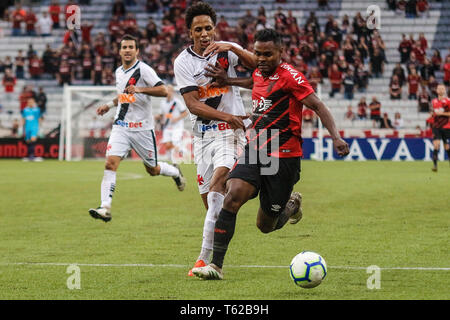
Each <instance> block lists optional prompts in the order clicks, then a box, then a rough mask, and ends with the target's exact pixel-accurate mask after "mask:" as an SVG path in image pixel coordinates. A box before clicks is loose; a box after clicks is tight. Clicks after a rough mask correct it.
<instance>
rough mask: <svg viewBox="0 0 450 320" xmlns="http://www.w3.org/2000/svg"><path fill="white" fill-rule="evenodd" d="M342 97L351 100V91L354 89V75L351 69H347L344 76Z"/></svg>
mask: <svg viewBox="0 0 450 320" xmlns="http://www.w3.org/2000/svg"><path fill="white" fill-rule="evenodd" d="M343 83H344V98H345V99H347V100H353V92H354V90H355V77H354V75H353V70H352V69H348V70H347V73H346V75H345V77H344V81H343Z"/></svg>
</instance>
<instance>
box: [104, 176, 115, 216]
mask: <svg viewBox="0 0 450 320" xmlns="http://www.w3.org/2000/svg"><path fill="white" fill-rule="evenodd" d="M115 189H116V172H115V171H112V170H105V171H104V174H103V180H102V186H101V196H102V204H101V206H102V207H104V208H111V203H112V197H113V195H114V190H115Z"/></svg>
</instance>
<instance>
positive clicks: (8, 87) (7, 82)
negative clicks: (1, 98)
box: [2, 68, 17, 102]
mask: <svg viewBox="0 0 450 320" xmlns="http://www.w3.org/2000/svg"><path fill="white" fill-rule="evenodd" d="M16 83H17V80H16V77H14V76H13V73H12V71H11V69H10V68H7V69H5V75H4V76H3V80H2V84H3V87H4V90H5V98H6V101H8V102H10V101H11V100H12V93H13V92H14V87H15V86H16Z"/></svg>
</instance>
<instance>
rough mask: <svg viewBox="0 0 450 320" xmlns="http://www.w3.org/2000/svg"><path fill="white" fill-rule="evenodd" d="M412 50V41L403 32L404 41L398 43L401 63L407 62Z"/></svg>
mask: <svg viewBox="0 0 450 320" xmlns="http://www.w3.org/2000/svg"><path fill="white" fill-rule="evenodd" d="M411 50H412V43H411V41H409V40H408V39H407V38H406V35H405V34H402V41H400V44H399V45H398V51H399V52H400V63H406V62H407V61H408V60H409V57H410V54H411Z"/></svg>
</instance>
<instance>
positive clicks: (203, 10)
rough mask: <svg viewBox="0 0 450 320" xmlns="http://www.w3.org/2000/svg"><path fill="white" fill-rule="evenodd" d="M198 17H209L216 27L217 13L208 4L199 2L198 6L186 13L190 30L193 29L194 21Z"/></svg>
mask: <svg viewBox="0 0 450 320" xmlns="http://www.w3.org/2000/svg"><path fill="white" fill-rule="evenodd" d="M197 16H209V17H210V18H211V20H212V22H213V24H214V25H216V22H217V16H216V11H215V10H214V9H213V7H211V5H210V4H208V3H206V2H201V1H200V2H197V3H196V4H194V5H192V6H190V7H189V8H188V9H187V11H186V27H187V28H188V30H190V29H191V26H192V20H194V18H195V17H197Z"/></svg>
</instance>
